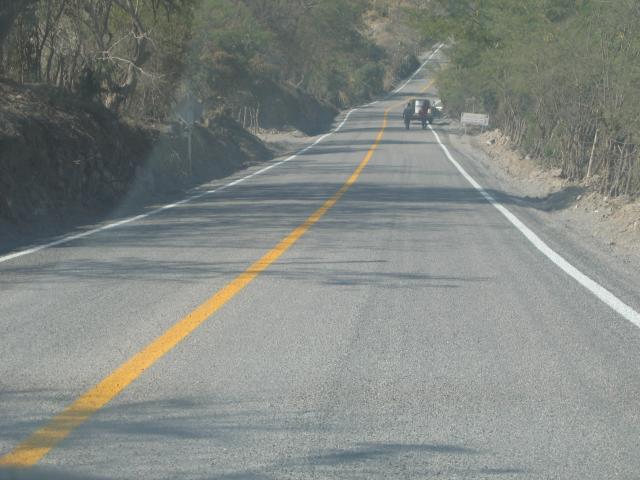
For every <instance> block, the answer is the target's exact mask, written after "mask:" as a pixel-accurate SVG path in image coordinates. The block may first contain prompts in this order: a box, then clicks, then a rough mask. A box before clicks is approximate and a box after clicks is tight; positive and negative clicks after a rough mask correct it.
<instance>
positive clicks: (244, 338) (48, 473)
mask: <svg viewBox="0 0 640 480" xmlns="http://www.w3.org/2000/svg"><path fill="white" fill-rule="evenodd" d="M438 58H439V54H437V55H435V57H434V58H433V61H432V63H431V64H429V65H427V67H426V68H425V69H423V70H422V71H421V72H420V73H419V74H418V75H416V76H415V77H414V78H413V79H412V80H411V81H410V82H409V83H408V84H406V86H405V87H404V88H403V89H402V90H401V91H400V92H398V93H397V94H396V95H395V96H392V97H389V98H387V99H386V100H382V101H380V102H378V103H376V104H374V105H370V106H367V107H363V108H360V109H358V110H356V111H354V112H352V113H351V114H350V116H349V117H348V118H347V119H346V121H345V122H344V123H343V124H342V126H341V128H340V129H339V130H338V131H337V132H335V133H334V134H332V135H331V136H328V137H326V138H324V139H323V140H322V141H320V142H319V143H317V144H316V145H315V146H313V148H310V149H308V150H306V151H305V152H303V153H301V154H300V155H298V156H297V157H296V158H292V159H290V160H289V161H287V162H284V163H279V161H274V162H273V163H274V164H275V166H274V167H273V168H270V169H268V170H266V171H262V170H261V168H263V167H264V166H262V167H255V169H254V170H251V171H249V172H240V173H238V174H237V176H235V177H234V178H232V179H227V180H226V183H229V182H231V181H234V180H236V179H241V178H243V177H245V176H246V175H248V174H252V173H256V172H258V173H257V174H255V175H253V176H251V177H250V178H247V179H246V180H243V181H242V182H238V183H235V184H233V185H231V186H229V187H227V188H224V189H220V190H218V191H217V192H215V193H211V194H207V195H203V196H200V197H197V198H193V199H192V200H190V201H189V202H185V203H182V204H180V205H176V206H175V207H173V208H170V209H165V210H162V211H159V212H155V213H154V214H152V215H149V216H145V217H142V218H138V219H136V220H135V221H132V222H129V223H127V224H124V225H120V226H118V227H116V228H110V229H106V230H102V231H99V232H96V233H93V234H91V235H87V236H84V237H82V238H78V239H76V240H73V241H68V242H62V243H59V244H57V245H52V246H50V247H48V248H45V249H42V250H39V251H35V252H32V253H29V254H27V255H22V256H17V257H14V258H6V259H5V260H3V261H2V262H0V335H1V343H0V463H3V464H4V466H3V467H0V478H2V479H13V478H16V479H26V478H34V479H106V478H109V479H110V478H115V479H140V478H154V479H175V478H185V479H256V480H257V479H260V480H263V479H305V478H313V479H324V478H327V479H338V478H340V479H342V478H354V479H374V478H379V479H390V478H397V479H424V478H442V479H462V478H464V479H484V478H487V479H493V478H499V479H580V480H584V479H609V478H616V479H637V478H640V369H639V368H638V365H639V360H640V329H639V328H638V327H637V326H636V325H635V324H634V321H633V319H634V318H633V313H634V312H637V311H638V309H639V307H640V296H639V295H638V291H639V290H640V289H639V288H637V287H638V284H635V285H633V284H631V285H629V284H628V283H626V284H622V283H623V282H619V279H618V280H616V278H614V275H613V274H611V273H610V272H608V271H606V270H603V269H601V268H597V265H596V264H595V263H591V262H590V260H589V259H586V258H583V256H581V255H580V252H579V251H576V250H575V249H574V247H572V246H570V245H565V243H563V240H562V239H561V238H555V237H554V236H553V232H551V233H550V231H547V230H546V229H545V228H544V226H540V229H539V230H538V229H537V226H536V225H535V222H534V220H531V222H534V224H531V223H530V222H529V218H528V217H527V212H526V209H524V208H521V207H518V206H517V205H515V204H514V205H510V204H508V203H506V197H505V198H504V199H503V198H502V196H501V194H500V192H499V191H498V190H495V189H494V190H492V191H491V192H490V193H491V195H492V198H495V199H497V200H498V201H501V202H503V201H504V202H505V206H506V207H507V208H509V210H510V211H511V212H513V213H515V214H516V215H517V216H518V218H520V220H522V221H523V222H524V223H525V224H527V225H529V226H530V227H531V228H532V230H534V231H535V232H536V234H537V235H540V238H541V239H542V240H544V241H545V242H547V244H548V245H551V246H552V247H553V248H554V250H555V252H557V253H559V254H560V255H562V256H563V257H564V258H566V259H568V260H569V261H570V262H571V265H572V266H575V267H576V268H577V269H578V270H580V272H582V273H584V274H586V275H588V276H589V277H590V278H592V279H594V280H596V281H597V282H599V285H601V286H603V287H605V288H607V289H609V290H610V293H612V294H614V295H615V296H616V297H615V298H617V299H618V300H619V301H621V302H624V304H625V305H626V307H628V308H629V309H630V310H629V311H627V315H626V316H625V315H623V314H621V313H620V312H619V311H616V309H615V308H612V306H611V305H610V304H607V303H606V302H605V301H603V300H602V299H601V298H598V297H597V296H596V295H595V294H594V292H593V291H591V290H589V289H588V288H585V286H584V285H581V284H580V283H579V282H578V281H576V279H575V278H573V277H572V276H571V275H570V274H569V273H567V271H565V270H562V269H561V268H559V266H558V265H557V264H555V263H553V261H552V260H551V259H550V258H548V257H547V256H545V254H544V253H543V252H541V251H540V250H539V249H538V248H536V246H535V245H534V244H532V243H531V241H530V240H528V239H527V238H526V237H525V236H524V235H523V233H522V232H521V231H520V230H518V228H516V226H514V224H513V223H511V222H510V221H509V220H508V219H507V218H506V217H505V216H504V215H503V214H502V213H501V212H500V211H499V210H497V209H496V208H495V207H494V206H493V205H491V204H490V203H489V202H488V201H487V199H486V198H485V197H483V195H482V193H481V192H479V191H478V190H477V189H476V188H474V187H473V186H472V185H471V184H470V183H469V181H468V180H467V179H466V178H464V176H463V175H462V174H461V173H460V171H459V170H458V169H457V168H456V167H455V166H454V164H453V163H452V162H451V160H450V159H449V158H448V157H447V155H446V154H445V152H444V150H443V148H442V147H441V145H440V144H439V142H438V140H437V138H436V136H435V134H434V132H432V131H429V130H427V131H422V130H420V128H419V127H418V126H417V125H415V126H414V127H413V128H412V129H411V130H409V131H406V130H405V129H404V126H403V125H402V121H401V118H400V113H401V110H402V106H401V103H402V101H403V100H405V99H406V98H410V97H412V96H416V95H425V94H424V93H421V92H422V91H423V90H424V89H425V88H427V94H428V95H435V91H434V90H433V87H431V86H430V85H431V84H432V82H430V81H429V79H430V77H431V75H432V69H433V68H434V66H435V65H436V64H437V60H438ZM387 111H388V112H389V113H388V115H387V114H385V112H387ZM387 117H388V118H387ZM434 130H435V132H437V133H439V138H440V139H441V140H442V142H443V144H444V145H445V146H447V145H448V148H449V151H450V155H451V156H452V158H454V159H455V160H456V161H458V162H459V163H460V165H461V167H462V168H463V169H464V170H465V171H467V172H469V173H470V174H471V176H473V178H475V179H476V180H478V181H479V182H480V183H481V184H483V185H484V186H488V184H487V183H486V182H489V183H490V182H491V179H489V178H485V177H483V175H485V174H484V173H483V172H482V171H481V170H479V167H478V166H477V165H474V164H473V162H471V161H470V160H469V159H468V158H465V157H463V156H458V155H457V154H456V151H455V149H454V148H452V146H451V145H450V144H449V139H450V136H449V135H450V134H452V133H451V132H449V131H447V127H445V126H438V125H436V126H435V127H434ZM269 165H271V164H269ZM269 165H267V166H269ZM220 185H222V183H221V184H220ZM214 188H217V185H216V184H213V185H208V186H204V187H203V192H204V191H206V190H208V189H214ZM614 307H615V305H614ZM629 312H630V313H629ZM623 313H624V312H623ZM636 314H637V313H636ZM12 465H14V466H12ZM15 465H18V467H19V468H15Z"/></svg>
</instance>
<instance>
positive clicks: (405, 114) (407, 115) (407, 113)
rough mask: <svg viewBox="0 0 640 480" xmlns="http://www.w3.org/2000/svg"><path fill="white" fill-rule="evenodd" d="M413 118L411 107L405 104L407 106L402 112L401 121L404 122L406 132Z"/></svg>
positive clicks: (409, 104)
mask: <svg viewBox="0 0 640 480" xmlns="http://www.w3.org/2000/svg"><path fill="white" fill-rule="evenodd" d="M412 118H413V105H412V104H411V102H409V103H407V106H406V107H405V109H404V110H403V111H402V119H403V120H404V126H405V127H406V129H407V130H409V125H410V124H411V119H412Z"/></svg>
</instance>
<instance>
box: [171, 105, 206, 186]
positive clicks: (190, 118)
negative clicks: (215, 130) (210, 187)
mask: <svg viewBox="0 0 640 480" xmlns="http://www.w3.org/2000/svg"><path fill="white" fill-rule="evenodd" d="M176 116H177V117H178V120H179V121H180V122H181V123H183V124H184V128H185V134H186V137H187V159H188V163H189V166H188V168H189V176H191V175H192V174H193V163H192V162H193V160H192V138H193V128H194V125H195V123H196V121H197V120H198V119H199V118H200V117H201V116H202V105H201V104H200V103H199V102H197V101H196V99H195V98H194V97H193V95H192V94H188V95H187V96H186V97H185V99H184V100H183V101H182V102H180V104H179V105H178V108H177V111H176Z"/></svg>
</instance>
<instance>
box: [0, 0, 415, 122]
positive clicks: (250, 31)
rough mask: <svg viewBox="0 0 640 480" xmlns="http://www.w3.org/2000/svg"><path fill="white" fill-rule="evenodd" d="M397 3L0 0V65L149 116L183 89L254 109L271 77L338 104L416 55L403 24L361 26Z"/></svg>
mask: <svg viewBox="0 0 640 480" xmlns="http://www.w3.org/2000/svg"><path fill="white" fill-rule="evenodd" d="M406 3H407V2H403V1H400V2H399V1H397V0H395V1H392V0H386V1H385V0H322V1H316V0H21V1H20V2H15V1H12V0H0V46H1V49H2V54H1V56H0V75H2V76H3V77H5V78H10V79H13V80H15V81H17V82H20V83H46V84H49V85H55V86H57V87H59V88H60V89H64V90H66V91H71V92H77V93H78V94H79V95H81V96H83V97H84V98H86V99H99V100H100V101H101V102H102V103H103V104H104V105H105V106H106V107H107V108H109V109H111V110H112V111H115V112H122V113H125V114H127V115H130V116H133V117H137V118H151V119H156V120H157V119H164V118H166V117H167V116H169V115H171V114H172V113H173V111H174V109H175V106H176V104H177V103H179V102H180V100H181V99H182V98H183V97H185V96H186V95H193V96H194V97H195V98H197V99H199V100H201V101H203V102H204V103H205V106H206V107H207V108H209V109H212V110H213V109H216V108H222V107H233V108H240V107H245V106H249V107H251V108H253V109H254V110H257V108H259V105H258V103H259V100H260V97H261V96H264V95H261V94H263V93H264V92H262V91H263V90H267V91H269V90H272V89H275V90H277V88H276V87H274V86H273V84H274V83H275V84H278V85H286V86H293V87H294V88H298V89H300V90H301V91H303V92H305V93H307V94H310V95H311V96H313V97H314V98H315V99H317V100H318V101H320V102H323V103H326V104H329V105H331V106H334V107H338V108H342V107H346V106H349V105H351V104H353V103H356V102H360V101H363V100H367V99H369V98H370V97H371V96H372V95H375V94H378V93H380V92H382V91H383V90H384V89H385V87H389V84H390V83H391V81H393V80H394V79H395V78H396V77H397V76H401V75H403V74H406V73H407V72H408V71H410V70H411V69H412V68H413V67H414V66H415V65H416V63H417V59H416V55H417V54H418V52H419V49H420V45H419V42H416V36H415V35H407V38H406V39H399V40H398V41H397V42H396V44H395V45H394V46H393V48H389V49H385V48H383V46H381V45H378V44H377V43H376V41H375V39H374V38H372V36H371V35H370V33H371V32H370V28H369V24H370V23H371V19H375V18H376V17H387V18H388V17H389V16H395V17H397V18H396V19H395V20H397V21H398V22H402V21H403V19H402V18H400V15H401V12H402V11H403V8H404V7H405V4H406ZM409 3H411V2H409ZM269 93H272V92H269ZM276 93H277V92H276ZM234 113H236V114H237V113H238V112H234ZM252 113H253V114H254V115H255V114H256V112H255V111H254V112H252ZM244 114H245V112H244V111H243V112H242V115H243V116H244ZM246 123H247V120H246V118H245V124H246Z"/></svg>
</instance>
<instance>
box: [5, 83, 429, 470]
mask: <svg viewBox="0 0 640 480" xmlns="http://www.w3.org/2000/svg"><path fill="white" fill-rule="evenodd" d="M430 85H431V82H430V84H429V85H428V86H427V88H428V87H429V86H430ZM425 90H426V89H425ZM395 107H396V105H392V106H391V107H389V108H388V109H387V110H385V112H384V118H383V121H382V127H381V129H380V131H379V132H378V135H377V136H376V139H375V141H374V143H373V144H372V145H371V147H370V148H369V151H368V152H367V154H366V155H365V157H364V158H363V159H362V161H361V162H360V164H359V165H358V167H357V168H356V169H355V171H354V172H353V173H352V174H351V176H350V177H349V178H348V179H347V181H346V182H345V183H344V185H342V187H341V188H340V189H339V190H338V191H337V192H336V193H335V194H334V195H333V196H332V197H331V198H329V199H328V200H326V201H325V202H324V204H323V205H322V206H321V207H320V208H318V209H317V210H316V211H315V212H314V213H313V214H311V216H309V218H307V219H306V220H305V221H304V223H302V225H300V226H299V227H297V228H296V229H294V230H293V231H292V232H291V233H289V235H287V236H286V237H285V238H284V239H283V240H281V241H280V242H279V243H278V244H277V245H276V246H275V247H274V248H272V249H271V250H270V251H268V252H267V253H266V254H265V255H264V256H263V257H262V258H260V259H259V260H258V261H256V262H255V263H253V265H251V266H250V267H249V268H247V269H246V270H245V271H244V272H243V273H241V274H240V275H238V276H237V277H236V278H235V279H234V280H232V281H231V282H230V283H228V284H227V285H225V286H224V287H222V289H220V290H218V291H217V292H216V293H215V294H214V295H213V296H211V297H210V298H209V299H208V300H206V301H205V302H204V303H202V304H201V305H200V306H198V307H196V309H195V310H193V311H192V312H191V313H189V314H188V315H187V316H185V317H184V318H182V319H181V320H179V321H178V322H177V323H175V324H174V325H173V326H171V327H170V328H169V329H168V330H166V331H165V332H164V333H163V334H161V335H160V336H159V337H157V338H156V339H155V340H153V341H152V342H151V343H150V344H148V345H147V346H146V347H144V348H143V349H142V350H140V351H139V352H138V353H136V354H135V355H133V356H132V357H131V358H129V359H128V360H126V361H125V362H124V363H123V364H121V365H120V366H119V367H118V368H116V369H115V370H114V371H113V372H111V373H110V374H109V375H108V376H107V377H105V378H104V379H103V380H102V381H100V383H98V384H97V385H95V386H94V387H92V388H90V389H89V390H87V391H86V392H85V393H83V394H82V395H81V396H80V397H79V398H78V399H76V400H75V401H74V402H73V403H72V404H71V405H69V406H68V407H67V408H65V409H64V410H63V411H62V412H61V413H59V414H58V415H56V416H55V417H53V418H52V419H51V420H50V421H49V422H48V423H47V424H46V425H44V426H43V427H41V428H39V429H38V430H36V431H35V432H33V433H32V434H31V435H30V436H29V437H28V438H27V439H25V440H24V441H23V442H22V443H20V444H19V445H18V446H16V447H15V448H14V449H13V450H12V451H11V452H9V453H7V454H6V455H4V456H3V457H1V458H0V466H11V467H23V468H24V467H30V466H33V465H35V464H36V463H37V462H39V461H40V460H41V459H42V458H43V457H44V456H45V455H46V454H47V453H49V451H51V450H52V449H53V448H54V447H55V446H56V445H57V444H58V443H60V442H61V441H62V440H64V439H65V438H66V437H68V436H69V435H70V434H71V432H73V430H75V429H76V428H78V427H79V426H80V425H82V424H83V423H84V422H86V421H87V420H88V419H89V418H90V417H91V416H92V415H93V414H94V413H96V412H97V411H98V410H100V409H101V408H102V407H104V406H105V405H106V404H107V403H109V402H110V401H111V400H113V399H114V398H115V397H116V396H117V395H119V394H120V393H121V392H122V391H123V390H124V389H125V388H127V387H128V386H129V385H130V384H131V383H132V382H133V381H134V380H136V379H137V378H138V377H139V376H140V375H142V373H143V372H144V371H145V370H146V369H148V368H149V367H151V366H152V365H153V364H154V363H156V362H157V361H158V360H159V359H160V358H162V357H163V356H164V355H165V354H166V353H167V352H169V351H170V350H172V349H173V348H174V347H175V346H176V345H177V344H178V343H180V342H181V341H182V340H183V339H184V338H185V337H187V336H188V335H189V334H190V333H191V332H193V331H194V330H195V329H196V328H198V327H199V326H200V325H201V324H202V323H203V322H204V321H205V320H207V319H208V318H210V317H211V316H212V315H213V314H214V313H216V312H217V311H218V310H219V309H220V308H222V306H223V305H225V304H226V303H227V302H228V301H229V300H231V299H232V298H233V297H234V296H236V295H237V294H238V293H239V292H240V291H241V290H242V289H243V288H244V287H246V286H247V285H249V284H250V283H251V282H252V281H253V280H254V279H255V278H256V277H257V276H258V275H259V274H260V273H261V272H263V271H264V270H265V269H267V268H268V267H269V266H270V265H271V264H272V263H273V262H275V261H276V260H278V258H280V256H281V255H282V254H283V253H285V252H286V251H287V250H288V249H289V248H291V246H292V245H294V244H295V243H296V242H297V241H298V240H299V239H300V237H302V236H303V235H304V234H305V233H306V232H307V230H309V228H311V226H312V225H314V224H315V223H316V222H318V220H320V219H321V218H322V217H323V216H324V215H325V214H326V213H327V211H328V210H329V209H330V208H331V207H333V206H334V205H335V204H336V202H337V201H338V200H340V197H342V196H343V195H344V193H345V192H346V191H347V190H348V189H349V188H350V187H351V186H352V185H353V184H354V183H355V182H356V180H357V179H358V177H359V176H360V173H362V170H363V169H364V168H365V167H366V166H367V164H368V163H369V161H370V160H371V157H373V153H374V152H375V150H376V149H377V148H378V145H379V144H380V141H381V140H382V136H383V134H384V131H385V129H386V127H387V117H388V114H389V112H390V111H391V109H393V108H395Z"/></svg>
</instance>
